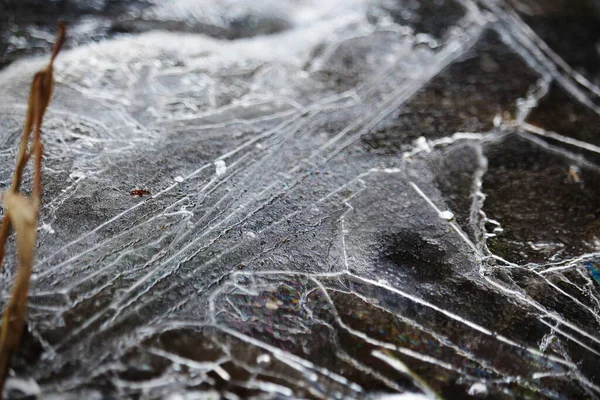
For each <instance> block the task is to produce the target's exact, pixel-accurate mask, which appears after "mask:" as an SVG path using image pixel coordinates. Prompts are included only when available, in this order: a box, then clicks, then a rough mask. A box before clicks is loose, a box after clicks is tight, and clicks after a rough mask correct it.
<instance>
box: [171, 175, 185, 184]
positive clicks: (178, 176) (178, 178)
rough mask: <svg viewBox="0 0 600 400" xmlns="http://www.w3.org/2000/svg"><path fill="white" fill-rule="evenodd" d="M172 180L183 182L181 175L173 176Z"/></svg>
mask: <svg viewBox="0 0 600 400" xmlns="http://www.w3.org/2000/svg"><path fill="white" fill-rule="evenodd" d="M173 180H174V181H175V182H177V183H181V182H183V176H181V175H177V176H176V177H175V178H173Z"/></svg>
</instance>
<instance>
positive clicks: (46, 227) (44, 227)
mask: <svg viewBox="0 0 600 400" xmlns="http://www.w3.org/2000/svg"><path fill="white" fill-rule="evenodd" d="M40 229H41V230H43V231H46V232H48V233H55V232H54V229H52V225H50V224H42V226H40Z"/></svg>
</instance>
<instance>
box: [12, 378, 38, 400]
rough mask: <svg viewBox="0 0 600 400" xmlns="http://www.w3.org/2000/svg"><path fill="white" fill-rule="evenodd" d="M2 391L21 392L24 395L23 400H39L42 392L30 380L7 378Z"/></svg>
mask: <svg viewBox="0 0 600 400" xmlns="http://www.w3.org/2000/svg"><path fill="white" fill-rule="evenodd" d="M4 391H6V392H11V391H18V392H21V393H22V394H23V395H24V396H23V398H25V397H27V398H35V399H40V398H41V396H42V390H41V389H40V386H39V385H38V384H37V382H36V381H34V380H33V379H32V378H27V379H23V378H8V379H7V380H6V385H5V387H4Z"/></svg>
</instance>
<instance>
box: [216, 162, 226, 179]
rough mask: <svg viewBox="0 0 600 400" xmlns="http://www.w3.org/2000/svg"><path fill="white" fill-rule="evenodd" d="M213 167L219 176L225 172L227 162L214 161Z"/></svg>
mask: <svg viewBox="0 0 600 400" xmlns="http://www.w3.org/2000/svg"><path fill="white" fill-rule="evenodd" d="M215 167H216V174H217V176H221V175H223V174H225V173H226V172H227V164H225V161H223V160H217V161H215Z"/></svg>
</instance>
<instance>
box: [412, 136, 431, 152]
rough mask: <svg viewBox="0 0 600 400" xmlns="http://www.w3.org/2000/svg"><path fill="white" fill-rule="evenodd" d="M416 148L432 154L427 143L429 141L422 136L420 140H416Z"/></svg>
mask: <svg viewBox="0 0 600 400" xmlns="http://www.w3.org/2000/svg"><path fill="white" fill-rule="evenodd" d="M415 147H416V148H417V149H418V150H421V151H424V152H426V153H429V152H431V147H429V143H428V142H427V139H425V137H424V136H421V137H420V138H418V139H417V140H415Z"/></svg>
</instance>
